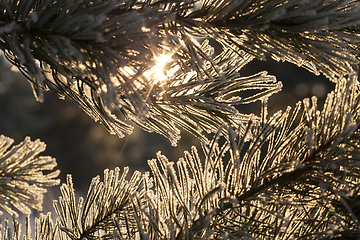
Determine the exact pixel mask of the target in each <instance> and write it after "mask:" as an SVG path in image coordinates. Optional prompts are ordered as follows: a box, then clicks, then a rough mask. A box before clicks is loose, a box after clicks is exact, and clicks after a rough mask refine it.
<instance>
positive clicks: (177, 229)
mask: <svg viewBox="0 0 360 240" xmlns="http://www.w3.org/2000/svg"><path fill="white" fill-rule="evenodd" d="M359 13H360V4H359V2H358V1H356V0H337V1H335V0H313V1H306V0H301V1H300V0H296V1H295V0H291V1H279V0H271V1H270V0H263V1H259V0H248V1H242V0H238V1H236V0H231V1H223V0H202V1H200V0H189V1H180V0H154V1H151V0H149V1H144V0H63V1H56V0H27V1H20V0H0V48H1V49H2V51H3V52H4V54H5V56H6V57H7V59H8V60H9V61H10V62H11V63H12V64H14V65H15V66H17V67H18V68H19V69H20V71H21V72H22V73H23V74H24V75H25V76H26V77H27V78H28V80H29V82H30V83H31V85H32V87H33V91H34V95H35V97H36V98H37V99H38V100H39V101H42V100H43V95H42V94H43V91H47V90H52V91H54V92H56V93H57V94H58V95H59V97H60V98H64V97H69V98H70V99H72V100H73V101H75V102H76V103H77V104H79V106H80V107H81V108H82V109H83V110H84V111H85V112H86V113H87V114H89V115H90V116H91V117H92V118H93V119H94V120H96V121H98V120H99V121H101V122H102V124H104V126H105V127H106V128H107V129H108V130H109V132H110V133H113V134H117V135H118V136H119V137H123V136H124V133H127V134H129V133H131V129H132V126H130V125H129V123H127V122H126V121H127V120H130V121H132V122H133V123H134V124H136V125H138V126H140V127H142V128H143V129H145V130H147V131H155V132H157V133H160V134H162V135H164V136H166V137H167V138H168V139H169V140H170V141H171V142H172V144H173V145H176V142H177V140H178V139H179V137H180V130H179V128H181V129H184V130H186V131H189V132H190V133H192V134H194V135H195V136H196V137H198V138H199V139H200V141H201V143H202V152H203V155H204V157H201V156H202V155H201V154H199V153H198V150H197V149H196V148H195V147H193V148H192V149H191V151H190V152H187V151H185V152H184V157H183V158H180V159H179V160H178V161H177V162H170V161H169V160H168V159H167V158H166V157H165V156H163V155H162V154H161V153H160V152H159V153H158V154H157V159H152V160H149V161H148V164H149V166H150V169H151V172H150V173H144V174H142V173H140V172H135V173H134V174H133V175H132V176H131V177H130V178H128V177H127V173H128V171H129V169H128V168H125V169H124V170H123V171H121V170H120V169H119V168H116V169H115V170H105V171H104V178H103V180H102V181H101V180H100V177H99V176H97V177H95V178H94V179H93V180H92V182H91V184H90V186H89V190H88V194H87V196H86V198H82V197H80V198H77V197H76V195H75V189H74V187H73V183H72V178H71V176H68V178H67V183H64V184H63V185H62V186H61V193H62V197H60V198H59V200H58V201H55V202H54V209H55V213H56V216H55V218H54V219H56V221H54V219H53V218H52V216H51V215H50V213H49V214H46V215H41V216H40V217H39V218H38V219H36V222H35V225H36V226H35V228H32V227H31V226H30V225H31V224H30V219H29V217H28V218H27V220H26V223H25V233H21V224H20V223H19V221H18V220H16V219H15V218H14V219H13V224H12V225H13V229H12V230H11V228H9V223H8V220H5V221H4V224H3V225H2V226H1V233H2V237H3V239H20V237H22V236H23V237H24V239H30V238H31V237H35V239H54V238H55V239H73V240H75V239H84V238H86V239H254V238H255V239H358V238H359V237H360V223H359V219H360V206H359V203H358V201H359V195H360V193H359V190H360V189H359V186H360V185H359V182H360V164H359V162H358V161H359V160H360V155H359V153H360V151H359V147H360V130H359V126H360V125H359V124H360V92H359V90H360V88H359V81H358V77H357V76H358V64H359V54H360V52H359V42H360V41H359V40H360V35H359V34H360V28H359V26H360V24H359V21H360V20H359V18H358V16H359ZM209 40H211V41H209ZM164 56H165V58H166V61H165V62H160V59H163V57H164ZM266 56H270V57H272V58H274V59H276V60H278V61H289V62H291V63H294V64H296V65H298V66H301V67H304V68H306V69H308V70H310V71H311V72H313V73H315V74H323V75H325V76H326V77H327V78H328V79H329V80H330V81H333V82H334V83H336V87H335V89H334V91H332V92H330V93H329V94H328V96H327V98H326V101H325V104H324V107H323V109H322V110H321V109H318V107H317V99H316V97H313V98H311V99H304V100H303V101H302V102H299V103H298V104H297V105H296V106H294V107H293V108H291V107H288V108H287V109H286V110H284V111H283V112H282V111H279V112H276V113H275V114H274V115H272V116H269V114H268V112H267V101H268V98H269V97H271V95H272V94H274V93H277V92H279V91H280V90H281V87H282V84H281V82H277V80H276V78H275V77H274V76H270V75H268V74H267V73H266V72H260V73H258V74H255V75H252V76H240V74H239V71H240V69H241V68H242V67H243V66H244V65H246V64H247V63H249V62H250V61H251V60H253V59H254V58H261V59H265V58H266ZM244 91H248V92H249V93H250V94H251V95H250V96H248V95H246V97H243V96H244V95H243V93H244ZM254 91H255V93H254ZM255 101H260V102H261V114H260V116H256V115H254V114H250V115H248V114H243V113H241V112H239V111H238V110H237V109H236V106H237V105H240V104H248V103H251V102H255ZM207 133H208V134H207ZM209 134H210V135H212V138H211V137H209ZM11 144H12V141H11V139H10V138H7V137H4V136H1V137H0V164H1V167H0V173H1V174H0V207H2V208H3V209H4V210H6V211H8V212H9V213H11V214H15V211H14V210H12V208H11V206H12V207H14V208H15V209H17V210H19V211H22V212H24V213H25V214H29V213H30V209H29V208H30V207H31V208H35V209H41V201H39V199H41V198H42V194H43V193H44V191H45V190H44V188H43V187H48V186H52V185H55V184H57V183H58V180H56V179H55V178H56V177H57V175H58V171H54V172H50V173H48V174H45V175H44V174H43V173H42V171H43V170H52V169H53V168H54V167H55V165H56V163H55V161H54V160H53V159H52V158H50V157H36V156H37V154H38V153H39V152H41V151H42V150H43V148H44V144H42V143H40V142H39V141H35V142H31V141H30V140H29V139H28V138H26V139H25V141H24V142H23V143H21V144H20V145H18V146H15V147H13V148H12V149H11V150H9V151H7V149H8V147H9V146H10V145H11ZM31 184H32V185H31ZM31 232H33V233H32V234H33V235H31Z"/></svg>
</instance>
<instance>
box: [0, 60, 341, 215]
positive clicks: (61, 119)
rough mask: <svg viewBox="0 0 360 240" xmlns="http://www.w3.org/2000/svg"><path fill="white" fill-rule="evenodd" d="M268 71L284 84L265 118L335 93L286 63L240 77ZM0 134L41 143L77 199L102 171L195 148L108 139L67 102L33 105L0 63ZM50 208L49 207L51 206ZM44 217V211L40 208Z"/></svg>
mask: <svg viewBox="0 0 360 240" xmlns="http://www.w3.org/2000/svg"><path fill="white" fill-rule="evenodd" d="M263 70H266V71H268V72H269V74H271V75H275V76H276V77H277V79H278V80H279V81H282V82H283V85H284V87H283V91H282V92H280V93H278V94H275V95H273V96H272V97H271V98H270V100H269V113H270V114H272V113H274V112H275V111H277V110H280V109H283V110H284V109H285V108H286V106H288V105H290V106H294V104H295V103H296V102H297V101H300V100H302V99H303V98H305V97H311V96H313V95H316V96H317V97H318V98H319V103H320V104H322V103H323V102H324V99H325V96H326V94H327V93H328V92H329V91H331V90H333V88H334V84H332V83H331V82H330V81H329V80H327V79H326V78H325V77H323V76H315V75H314V74H312V73H310V72H308V71H307V70H304V69H301V68H299V67H297V66H295V65H293V64H290V63H279V62H275V61H273V60H268V61H257V60H254V61H252V62H251V63H249V64H248V65H247V66H246V67H245V68H243V69H242V71H241V72H240V73H241V75H243V76H247V75H250V74H254V73H257V72H259V71H263ZM252 105H253V106H251V107H252V108H249V107H246V108H245V107H244V108H241V107H240V109H244V111H245V112H251V111H253V109H255V110H254V111H256V112H258V109H259V106H260V104H258V103H255V104H252ZM0 134H3V135H6V136H8V137H11V138H13V139H14V140H15V144H18V143H19V142H21V141H22V140H23V139H24V138H25V136H30V137H31V139H32V140H35V139H37V138H39V139H41V140H42V141H43V142H45V143H46V144H47V150H46V151H45V152H44V153H43V154H42V155H49V156H52V157H55V158H56V159H57V162H58V169H60V170H61V176H60V177H61V179H62V182H64V180H65V177H66V175H67V174H72V176H73V181H74V185H75V188H76V191H77V193H80V194H82V195H83V194H86V191H87V187H88V185H89V183H90V181H91V178H92V177H94V176H96V175H100V176H102V175H103V170H104V169H106V168H109V169H113V168H114V167H115V166H119V167H121V168H123V167H124V166H129V167H130V170H131V171H134V170H140V171H142V172H144V171H147V170H149V168H148V167H147V160H148V159H152V158H155V157H156V152H157V151H161V152H162V153H163V154H164V155H166V156H167V157H168V158H169V160H170V161H176V160H177V159H178V158H179V157H181V156H183V151H184V150H190V147H191V146H192V145H197V146H199V143H198V141H197V139H195V138H193V137H192V136H191V135H190V134H188V133H186V132H183V133H182V138H181V140H180V142H179V143H178V147H176V148H174V147H172V146H171V144H170V142H169V141H168V140H167V139H165V138H164V137H162V136H160V135H157V134H154V133H153V134H149V133H147V132H145V131H143V130H141V129H139V128H135V130H134V132H133V134H132V135H130V136H128V137H126V138H124V139H119V138H118V137H117V136H114V135H110V134H109V133H108V132H107V131H106V129H105V128H104V127H103V126H102V125H101V124H99V123H95V122H94V121H93V120H92V119H91V118H90V117H88V115H86V114H85V113H84V112H83V111H82V110H81V109H80V108H79V107H78V106H77V105H76V104H75V103H74V102H72V101H71V100H68V99H66V100H60V99H58V97H57V96H56V94H55V93H52V92H47V93H46V94H45V101H44V102H43V103H39V102H36V101H35V98H34V96H33V94H32V90H31V87H30V84H29V83H28V82H27V80H26V79H25V78H24V77H23V76H22V75H21V74H20V73H18V72H15V71H12V70H11V65H10V64H9V63H8V62H7V61H6V60H5V59H4V57H2V56H1V57H0ZM57 195H58V187H55V188H54V189H52V190H50V192H49V194H48V196H47V197H48V198H50V199H52V198H54V197H57ZM50 205H51V204H50ZM44 210H45V211H47V210H48V207H47V206H44Z"/></svg>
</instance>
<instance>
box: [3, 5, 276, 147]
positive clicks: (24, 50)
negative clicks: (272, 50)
mask: <svg viewBox="0 0 360 240" xmlns="http://www.w3.org/2000/svg"><path fill="white" fill-rule="evenodd" d="M195 3H196V2H195V1H194V2H190V3H183V2H182V1H153V2H143V1H130V2H126V3H121V2H118V1H115V0H113V1H105V0H102V1H97V2H94V1H85V2H84V1H83V0H77V1H73V0H66V1H61V2H58V1H53V0H45V1H41V2H39V1H37V0H29V1H27V2H26V3H24V2H23V1H19V0H8V1H3V2H2V4H1V5H0V7H1V9H0V20H1V22H0V40H1V41H0V47H1V49H2V50H3V51H4V53H5V56H6V57H7V59H8V60H9V61H10V62H11V63H12V64H14V65H15V66H17V67H18V68H19V69H20V71H21V72H22V73H23V74H24V75H25V76H26V77H27V78H28V80H29V81H30V83H31V84H32V87H33V90H34V94H35V96H36V98H37V99H38V100H39V101H42V100H43V93H42V92H43V91H44V90H49V89H50V90H52V91H54V92H56V93H57V94H58V95H59V97H60V98H64V97H69V98H70V99H72V100H73V101H75V102H76V103H78V104H79V106H80V107H81V108H82V109H83V110H84V111H85V112H86V113H87V114H88V115H90V116H91V117H92V118H93V119H94V120H95V121H100V122H101V123H102V124H104V126H105V127H106V128H107V129H108V130H109V132H110V133H112V134H117V135H118V136H119V137H123V136H124V134H130V133H131V131H132V126H130V125H129V124H128V123H126V122H125V121H124V118H126V119H129V120H131V121H132V122H133V123H135V124H137V125H138V126H140V127H142V128H143V129H145V130H146V131H149V132H153V131H155V132H158V133H160V134H162V135H164V136H165V137H167V138H168V139H169V140H170V141H171V143H172V144H173V145H176V142H177V140H178V139H179V138H180V130H179V127H180V128H182V129H185V130H187V131H188V132H190V133H192V134H193V135H195V136H196V137H198V138H199V139H200V140H202V141H207V138H206V136H205V134H204V132H216V129H218V127H219V126H221V125H223V124H225V123H231V124H236V125H238V124H243V123H244V122H246V120H247V119H248V116H246V115H243V114H240V113H239V112H238V111H237V110H236V109H235V108H234V106H235V105H238V104H247V103H249V102H253V101H256V100H261V99H262V98H264V97H266V96H269V95H271V94H273V93H276V92H278V91H279V90H280V89H281V84H280V83H275V78H273V77H271V76H266V75H265V74H259V75H257V76H250V77H248V78H244V77H242V78H240V76H239V74H238V73H237V71H238V69H240V68H241V67H242V66H243V65H245V64H246V63H248V62H249V61H251V59H252V58H253V57H251V56H250V55H248V54H244V53H243V52H241V51H238V52H236V53H235V52H234V51H232V52H229V51H224V52H223V53H221V54H219V56H217V57H215V55H217V54H214V50H213V48H212V47H211V46H210V45H209V44H207V42H206V41H205V42H203V43H201V44H200V43H199V41H197V40H195V38H194V37H193V34H191V33H189V32H188V31H186V30H185V28H184V27H179V26H178V23H176V22H174V15H176V14H179V15H182V14H185V13H186V12H189V11H192V10H191V9H193V7H194V6H195ZM162 56H167V57H168V60H167V62H166V63H163V66H162V69H157V65H158V64H159V63H158V62H157V59H159V58H161V57H162ZM214 57H215V58H214ZM159 71H160V72H161V71H162V72H163V73H162V74H161V73H157V72H159ZM159 74H160V76H159ZM159 78H160V79H159ZM249 80H253V81H250V83H249ZM258 81H261V82H263V84H262V85H261V84H260V82H259V84H260V85H256V86H257V87H256V89H258V90H259V92H258V93H257V94H256V95H254V96H252V97H248V98H246V99H242V100H240V98H239V97H237V98H236V97H233V96H234V95H239V94H238V93H239V92H241V91H246V90H248V89H251V88H252V87H254V86H255V84H256V83H257V82H258ZM247 83H249V84H248V85H247V87H246V84H247ZM239 84H243V86H244V87H242V88H240V86H239ZM235 87H236V88H237V90H236V89H235Z"/></svg>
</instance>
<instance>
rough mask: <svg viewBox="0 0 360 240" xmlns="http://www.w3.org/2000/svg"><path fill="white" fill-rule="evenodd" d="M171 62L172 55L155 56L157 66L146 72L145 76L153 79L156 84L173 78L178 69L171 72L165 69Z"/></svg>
mask: <svg viewBox="0 0 360 240" xmlns="http://www.w3.org/2000/svg"><path fill="white" fill-rule="evenodd" d="M170 60H171V56H170V55H164V54H161V55H159V56H155V61H156V64H155V66H154V67H153V68H151V69H150V70H148V71H146V72H144V76H145V77H146V78H148V79H151V78H153V79H154V80H155V82H163V81H165V80H166V79H167V78H169V77H172V76H173V75H174V73H175V72H176V71H177V70H178V68H174V69H173V68H172V69H170V70H167V69H165V66H166V64H167V63H168V62H169V61H170Z"/></svg>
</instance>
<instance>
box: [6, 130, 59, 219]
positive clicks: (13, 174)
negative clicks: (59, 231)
mask: <svg viewBox="0 0 360 240" xmlns="http://www.w3.org/2000/svg"><path fill="white" fill-rule="evenodd" d="M13 142H14V140H13V139H11V138H9V137H5V136H4V135H0V207H1V208H2V209H4V210H5V211H7V212H8V213H10V214H14V215H17V213H16V211H14V210H13V209H14V208H15V209H16V210H18V211H20V212H23V213H25V214H30V213H31V208H33V209H36V210H38V211H41V210H42V202H43V197H44V193H45V192H46V187H52V186H55V185H58V184H59V183H60V180H59V179H56V177H57V176H58V175H59V173H60V171H59V170H56V171H52V170H53V169H54V168H55V167H56V165H57V164H56V161H55V159H54V158H52V157H48V156H38V154H39V153H41V152H43V151H44V150H45V147H46V145H45V144H44V143H43V142H40V140H35V141H31V140H30V138H29V137H26V138H25V140H24V141H23V142H21V143H20V144H19V145H16V146H13V147H12V148H11V149H9V147H10V146H11V145H12V144H13ZM44 170H46V171H52V172H50V173H48V174H46V175H44V174H43V172H42V171H44Z"/></svg>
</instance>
